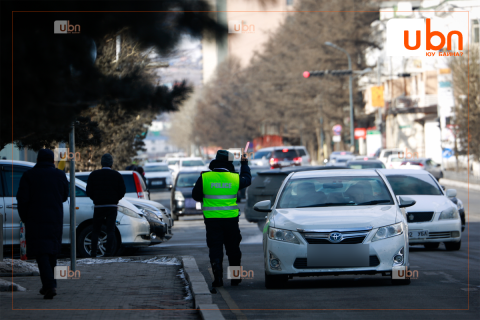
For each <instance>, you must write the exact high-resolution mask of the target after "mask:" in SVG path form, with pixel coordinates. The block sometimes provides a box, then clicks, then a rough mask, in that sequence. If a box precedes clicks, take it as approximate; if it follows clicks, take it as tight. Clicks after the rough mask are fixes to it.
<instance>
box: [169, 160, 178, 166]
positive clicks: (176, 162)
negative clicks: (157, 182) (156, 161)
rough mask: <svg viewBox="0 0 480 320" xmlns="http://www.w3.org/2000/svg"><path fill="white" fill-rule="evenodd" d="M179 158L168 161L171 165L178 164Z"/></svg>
mask: <svg viewBox="0 0 480 320" xmlns="http://www.w3.org/2000/svg"><path fill="white" fill-rule="evenodd" d="M178 162H179V160H169V161H168V165H169V166H171V165H176V164H178Z"/></svg>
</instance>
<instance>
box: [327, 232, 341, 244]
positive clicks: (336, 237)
mask: <svg viewBox="0 0 480 320" xmlns="http://www.w3.org/2000/svg"><path fill="white" fill-rule="evenodd" d="M342 240H343V237H342V234H341V233H340V232H332V233H330V236H329V237H328V241H330V242H333V243H338V242H340V241H342Z"/></svg>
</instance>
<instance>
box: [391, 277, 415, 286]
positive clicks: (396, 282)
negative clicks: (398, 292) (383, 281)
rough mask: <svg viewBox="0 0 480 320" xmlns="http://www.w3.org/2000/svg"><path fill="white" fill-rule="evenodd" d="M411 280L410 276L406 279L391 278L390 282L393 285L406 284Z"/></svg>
mask: <svg viewBox="0 0 480 320" xmlns="http://www.w3.org/2000/svg"><path fill="white" fill-rule="evenodd" d="M410 282H411V280H410V278H408V279H392V284H393V285H394V286H408V285H409V284H410Z"/></svg>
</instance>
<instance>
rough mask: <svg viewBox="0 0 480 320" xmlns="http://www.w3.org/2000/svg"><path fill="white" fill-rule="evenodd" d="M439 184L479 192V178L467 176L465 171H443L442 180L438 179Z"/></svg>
mask: <svg viewBox="0 0 480 320" xmlns="http://www.w3.org/2000/svg"><path fill="white" fill-rule="evenodd" d="M440 184H442V185H448V186H451V187H455V188H463V189H470V190H476V191H480V177H475V176H473V175H470V176H469V175H468V174H467V172H466V171H460V172H455V171H444V178H442V179H440Z"/></svg>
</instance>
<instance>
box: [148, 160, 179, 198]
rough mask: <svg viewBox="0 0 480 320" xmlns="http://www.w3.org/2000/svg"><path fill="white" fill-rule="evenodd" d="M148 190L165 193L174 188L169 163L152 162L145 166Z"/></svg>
mask: <svg viewBox="0 0 480 320" xmlns="http://www.w3.org/2000/svg"><path fill="white" fill-rule="evenodd" d="M143 170H144V171H145V178H146V179H147V188H148V190H151V191H153V190H155V191H163V190H169V189H171V188H172V184H173V178H172V170H171V169H170V168H169V167H168V165H167V163H161V162H150V163H146V164H145V165H144V166H143Z"/></svg>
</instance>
